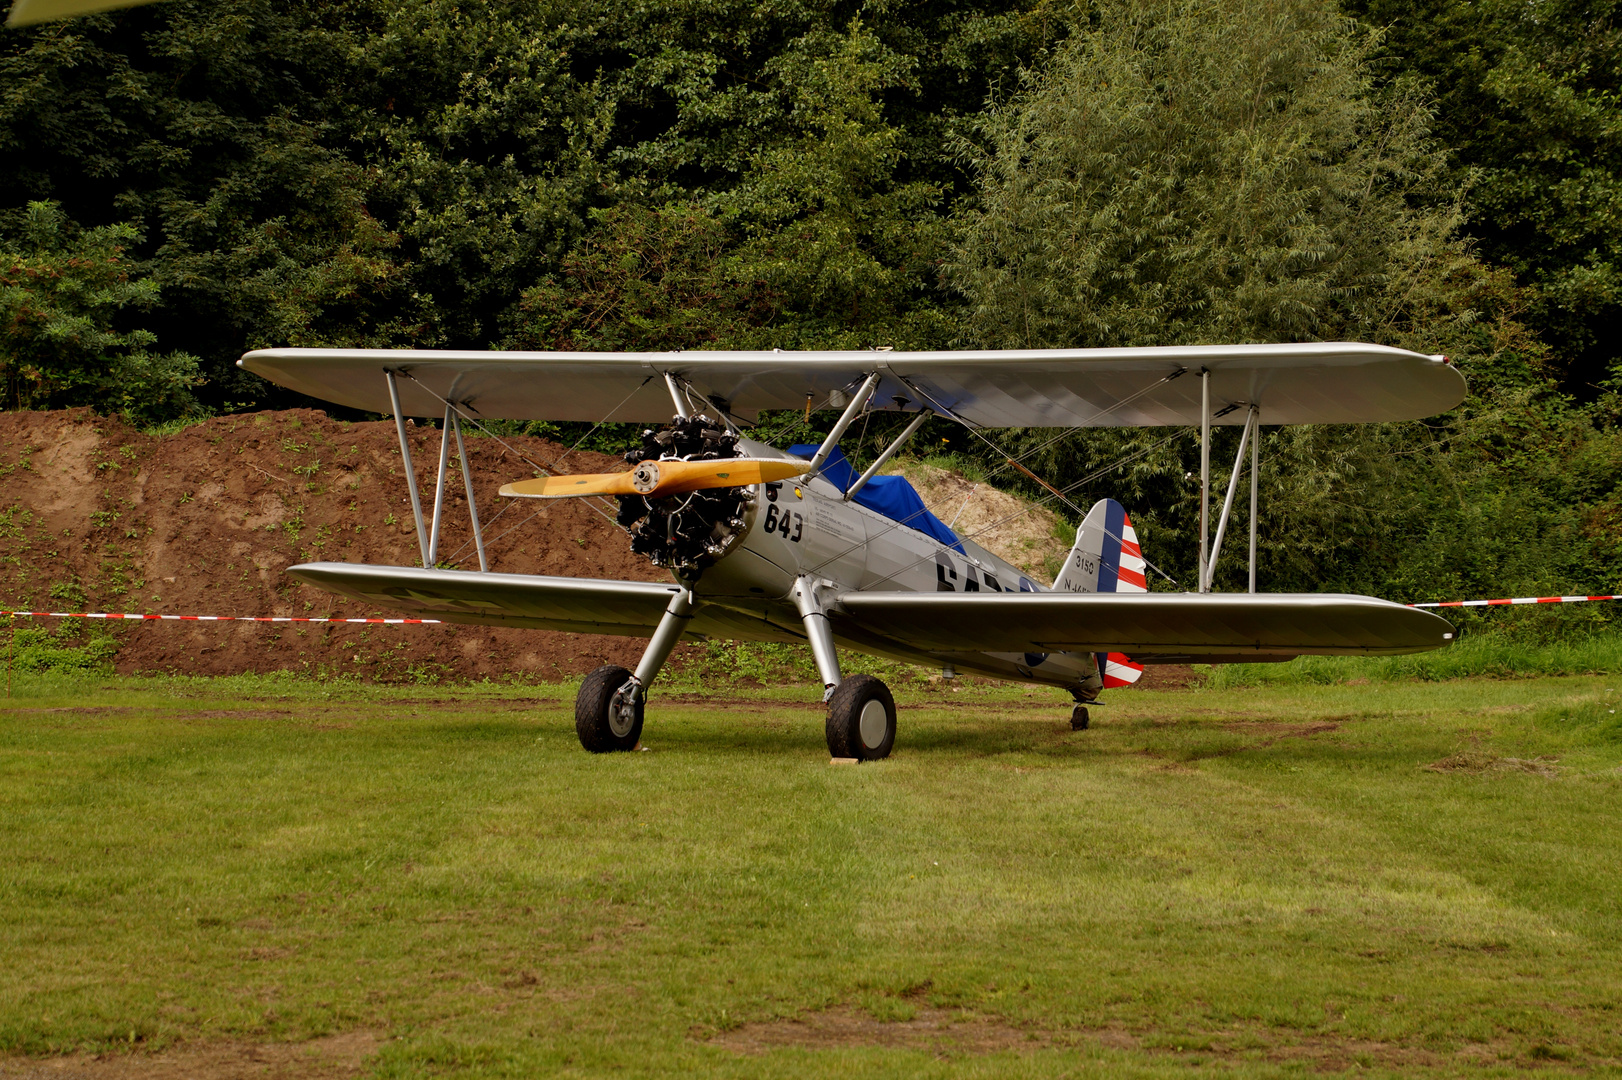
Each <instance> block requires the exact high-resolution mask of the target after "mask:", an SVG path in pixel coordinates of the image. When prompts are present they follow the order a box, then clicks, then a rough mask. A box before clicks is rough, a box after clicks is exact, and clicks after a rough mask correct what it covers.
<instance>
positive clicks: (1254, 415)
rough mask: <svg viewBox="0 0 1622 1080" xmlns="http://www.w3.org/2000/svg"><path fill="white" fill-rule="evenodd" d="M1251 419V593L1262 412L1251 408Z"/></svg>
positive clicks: (1255, 406)
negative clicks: (1253, 432)
mask: <svg viewBox="0 0 1622 1080" xmlns="http://www.w3.org/2000/svg"><path fill="white" fill-rule="evenodd" d="M1250 418H1251V420H1252V421H1254V423H1255V428H1256V437H1255V438H1253V439H1252V440H1251V441H1250V591H1251V592H1255V591H1256V489H1257V487H1258V486H1259V485H1260V482H1261V452H1262V410H1261V406H1259V405H1252V406H1251V407H1250Z"/></svg>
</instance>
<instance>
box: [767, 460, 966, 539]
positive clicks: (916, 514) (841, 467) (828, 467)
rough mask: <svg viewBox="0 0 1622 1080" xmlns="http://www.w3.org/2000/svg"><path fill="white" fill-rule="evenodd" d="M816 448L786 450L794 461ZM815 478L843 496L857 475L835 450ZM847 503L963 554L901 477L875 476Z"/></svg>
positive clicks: (939, 521)
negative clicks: (915, 530)
mask: <svg viewBox="0 0 1622 1080" xmlns="http://www.w3.org/2000/svg"><path fill="white" fill-rule="evenodd" d="M817 446H818V444H817V443H800V444H797V445H795V446H791V447H789V448H788V452H789V453H791V454H793V455H794V456H795V457H803V458H810V457H813V456H814V455H815V454H816V452H817ZM819 475H821V476H822V478H823V479H824V480H826V481H828V482H829V483H830V484H832V485H833V486H834V487H836V488H838V489H839V490H840V491H842V492H843V491H849V490H850V486H851V485H852V484H854V483H855V482H856V478H857V477H858V476H859V475H860V474H859V473H858V472H857V471H856V470H855V469H853V468H851V465H850V462H848V461H846V460H845V454H844V452H843V451H842V450H840V449H839V448H838V447H837V446H836V447H834V452H833V453H831V454H829V455H828V460H827V462H826V463H825V464H824V465H823V466H822V472H821V473H820V474H819ZM851 501H852V502H855V503H860V504H861V505H862V506H865V507H867V508H868V509H869V510H871V511H873V512H874V513H876V514H883V515H884V516H885V517H887V518H889V519H890V520H891V521H898V522H900V523H901V524H903V525H905V526H907V527H908V528H909V529H917V530H918V531H919V532H921V533H923V534H924V535H926V536H931V537H934V538H935V539H936V540H939V541H940V542H941V543H943V544H945V545H946V546H947V547H949V548H955V549H956V550H957V552H958V553H959V554H963V543H962V541H960V540H958V538H957V534H956V533H954V532H953V531H952V530H951V529H949V528H947V527H946V522H944V521H942V520H941V519H940V518H938V517H936V516H935V515H934V514H931V513H930V512H929V511H928V510H926V509H925V508H924V500H923V499H920V498H919V497H918V493H917V492H916V491H914V490H913V488H912V485H911V484H910V483H908V482H907V478H906V477H905V476H875V477H874V478H873V479H871V480H869V481H868V482H867V484H866V485H865V486H863V488H862V490H860V491H858V492H857V493H856V497H855V498H854V499H852V500H851Z"/></svg>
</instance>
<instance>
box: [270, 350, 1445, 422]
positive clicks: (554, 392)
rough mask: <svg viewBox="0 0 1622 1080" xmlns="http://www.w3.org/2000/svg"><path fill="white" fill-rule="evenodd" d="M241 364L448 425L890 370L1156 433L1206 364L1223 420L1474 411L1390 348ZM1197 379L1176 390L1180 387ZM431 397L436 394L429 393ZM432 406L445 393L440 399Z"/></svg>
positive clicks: (626, 410) (958, 392)
mask: <svg viewBox="0 0 1622 1080" xmlns="http://www.w3.org/2000/svg"><path fill="white" fill-rule="evenodd" d="M239 363H240V365H241V366H242V367H244V368H246V369H247V370H249V371H252V372H255V373H257V374H259V375H262V376H264V377H265V378H267V379H269V380H270V381H271V382H274V383H278V384H280V385H282V386H286V387H290V388H292V389H294V390H297V391H299V392H301V393H305V394H309V395H310V396H311V397H317V398H322V399H325V400H327V401H335V402H337V403H339V404H341V405H348V406H351V407H352V408H357V409H366V410H368V411H371V412H382V413H387V412H391V411H392V406H391V405H390V403H389V395H388V389H387V385H386V384H385V382H384V377H383V376H384V372H385V371H390V370H392V371H396V372H401V373H405V374H407V375H409V376H410V377H409V378H402V379H400V380H398V382H399V390H400V407H401V409H402V410H403V411H404V412H405V413H407V414H408V415H411V416H439V415H442V414H443V413H444V411H445V407H444V405H443V404H442V403H441V401H440V399H441V398H443V399H445V400H447V401H453V402H456V403H457V404H458V405H460V406H463V407H464V408H466V409H467V410H468V411H469V412H470V413H472V414H474V415H478V416H488V417H502V418H507V419H516V420H592V421H597V420H613V421H634V422H638V423H651V422H658V421H664V420H668V419H670V415H671V412H672V407H671V401H670V395H669V392H668V391H667V390H666V388H665V383H664V379H663V374H664V373H666V372H669V373H672V374H676V375H679V376H681V377H682V378H683V379H685V380H687V381H688V382H690V383H691V384H692V385H693V386H695V387H696V388H697V389H698V390H700V391H701V392H702V393H704V394H705V395H707V396H709V397H710V398H712V399H713V400H715V401H717V402H718V403H719V404H721V405H722V407H724V408H726V409H727V410H728V411H730V412H732V413H733V414H734V415H737V416H742V417H745V418H750V419H752V418H753V417H754V416H755V415H756V414H757V413H758V412H759V411H760V410H762V409H798V408H803V407H804V405H805V402H806V395H807V394H808V393H810V394H813V395H814V396H815V403H817V404H821V402H822V401H823V399H825V398H826V397H827V396H828V395H829V394H830V393H831V392H833V391H836V390H848V389H849V388H851V387H852V386H853V385H855V384H856V383H858V382H860V381H861V380H862V379H863V378H865V377H866V376H867V375H868V374H869V373H871V372H874V371H879V372H882V373H883V375H884V378H883V381H882V382H881V383H880V384H879V387H878V389H877V390H876V391H875V392H874V395H873V404H874V407H875V408H887V409H889V408H904V409H909V410H910V409H919V408H930V409H934V410H935V411H937V412H940V411H943V410H950V411H951V412H953V413H955V414H957V415H958V416H961V417H963V418H964V419H965V420H968V421H969V422H971V423H974V424H978V425H980V426H982V427H1155V426H1162V425H1176V424H1197V423H1199V421H1200V410H1201V403H1200V402H1201V388H1200V379H1198V378H1196V377H1194V376H1195V375H1197V373H1198V372H1199V371H1201V370H1202V369H1207V370H1209V371H1210V372H1211V407H1212V410H1213V412H1218V411H1221V410H1222V409H1225V408H1227V407H1228V406H1230V405H1231V406H1235V408H1234V409H1233V410H1232V411H1230V412H1228V413H1227V414H1225V415H1224V416H1222V417H1221V418H1219V419H1217V420H1216V422H1217V423H1227V424H1242V423H1244V422H1245V412H1246V407H1247V406H1249V405H1251V404H1255V405H1257V406H1259V407H1260V409H1261V419H1262V422H1263V423H1265V424H1319V423H1373V422H1378V421H1389V420H1415V419H1418V418H1420V417H1424V416H1433V415H1435V414H1436V413H1440V412H1446V411H1447V410H1448V409H1451V408H1452V407H1453V406H1455V405H1457V404H1458V403H1459V402H1460V401H1462V400H1464V391H1465V385H1464V378H1463V376H1461V375H1460V374H1459V373H1458V371H1457V370H1456V369H1455V368H1454V367H1453V366H1452V365H1451V364H1450V363H1449V362H1448V361H1447V360H1446V358H1444V357H1440V356H1423V355H1421V354H1419V353H1412V352H1407V351H1405V350H1403V349H1392V348H1387V347H1385V346H1382V345H1359V344H1351V343H1345V342H1319V343H1310V344H1304V345H1190V346H1178V347H1168V348H1150V349H1020V350H1001V351H995V350H985V351H978V352H732V353H720V352H679V353H567V352H558V353H533V352H448V351H426V350H419V351H411V350H371V349H263V350H260V351H257V352H251V353H248V354H247V355H246V356H244V357H243V358H242V359H241V360H240V361H239ZM1179 372H1186V373H1187V374H1186V376H1184V377H1177V378H1173V379H1170V380H1169V381H1167V376H1175V375H1177V373H1179ZM430 390H431V391H432V393H429V391H430ZM435 395H438V396H437V397H436V396H435Z"/></svg>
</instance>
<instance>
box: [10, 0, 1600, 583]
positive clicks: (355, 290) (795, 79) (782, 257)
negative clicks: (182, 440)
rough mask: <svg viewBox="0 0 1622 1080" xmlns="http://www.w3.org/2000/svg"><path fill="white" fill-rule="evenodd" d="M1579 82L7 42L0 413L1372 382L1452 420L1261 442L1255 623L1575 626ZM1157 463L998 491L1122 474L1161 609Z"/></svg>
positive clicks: (1084, 44)
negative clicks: (1331, 345)
mask: <svg viewBox="0 0 1622 1080" xmlns="http://www.w3.org/2000/svg"><path fill="white" fill-rule="evenodd" d="M1615 37H1616V32H1615V24H1614V8H1613V6H1612V5H1610V4H1608V3H1599V2H1591V3H1583V2H1580V0H1574V2H1571V3H1566V2H1563V0H1561V2H1554V0H1551V2H1549V3H1538V4H1533V5H1531V6H1527V5H1511V4H1509V3H1507V0H1486V2H1480V3H1478V2H1472V3H1469V4H1465V3H1462V0H1425V2H1423V3H1421V4H1420V5H1418V6H1417V7H1416V6H1415V5H1412V4H1404V5H1392V4H1389V3H1387V0H1345V2H1344V4H1343V5H1342V6H1341V7H1339V8H1337V7H1335V6H1333V5H1332V4H1330V3H1328V2H1327V0H1251V2H1249V3H1244V4H1241V3H1238V2H1236V0H1215V2H1214V3H1207V4H1204V5H1202V6H1199V7H1195V6H1194V5H1192V4H1190V3H1187V2H1185V0H1171V2H1169V3H1165V4H1159V5H1153V6H1146V5H1140V4H1133V3H1130V2H1127V0H1086V2H1081V3H1075V4H1050V3H1046V2H1041V0H1028V2H1025V3H1020V2H1015V0H927V2H919V3H908V4H900V3H895V2H893V0H873V2H869V3H863V4H858V3H853V2H846V0H785V2H783V3H774V4H771V5H761V4H758V3H752V2H743V0H721V2H717V3H704V4H698V3H690V2H680V3H665V4H656V5H647V4H644V5H630V4H625V3H623V2H621V0H542V2H539V3H533V4H511V3H506V2H500V0H458V2H456V3H450V2H448V0H395V2H391V3H387V4H385V3H381V2H379V0H342V2H340V3H336V4H331V3H329V4H321V5H318V4H313V3H310V2H309V0H288V2H284V3H281V4H277V5H270V4H268V3H265V2H264V0H165V2H164V3H161V4H155V5H151V6H147V7H142V8H137V9H132V10H128V11H122V12H116V13H112V14H107V15H101V16H94V17H89V18H82V19H77V20H72V21H69V22H65V23H56V24H47V25H45V26H41V27H37V28H33V29H28V30H23V31H9V32H7V33H6V34H5V35H4V36H3V37H0V158H3V160H4V161H5V162H6V167H5V168H4V169H3V170H0V305H3V307H4V312H3V314H4V315H5V319H4V322H3V323H0V365H3V366H4V367H3V370H4V374H5V379H6V383H5V391H6V394H7V398H6V407H8V408H14V407H30V406H38V405H51V404H65V403H74V402H80V401H97V402H99V403H101V404H102V405H103V407H114V408H121V409H125V410H126V411H129V412H131V413H132V414H133V415H136V416H139V417H142V418H145V419H154V420H156V419H162V418H165V417H168V416H174V415H180V414H184V413H186V412H187V411H197V410H220V409H235V408H243V407H247V406H249V405H259V406H264V405H269V404H286V403H291V402H292V400H293V399H292V398H291V397H290V396H289V395H286V394H285V393H283V392H281V391H277V390H275V389H274V388H270V387H267V386H265V385H264V384H262V383H260V382H258V381H257V380H254V379H252V378H251V377H247V376H243V375H242V374H240V373H239V372H238V371H237V370H236V369H235V367H234V366H233V363H234V360H235V358H236V357H237V356H238V355H239V354H240V353H241V352H242V351H243V350H244V349H246V348H251V347H256V346H262V345H273V344H317V343H323V344H341V345H401V346H404V345H416V346H428V347H432V346H464V347H484V346H497V347H539V348H558V347H572V348H600V349H631V348H690V347H710V348H726V347H747V346H767V347H772V346H775V347H781V348H807V347H863V346H869V345H892V346H897V347H925V348H927V347H943V346H949V345H954V344H971V345H1015V344H1030V345H1106V344H1153V343H1162V342H1193V341H1238V340H1252V341H1254V340H1288V339H1294V338H1321V339H1323V338H1355V339H1361V340H1374V341H1382V342H1387V343H1390V344H1396V345H1403V346H1407V347H1411V348H1418V349H1422V350H1425V351H1433V352H1434V351H1442V352H1447V353H1449V354H1450V355H1453V356H1455V357H1457V358H1458V360H1459V362H1460V364H1461V367H1463V368H1464V370H1466V371H1467V372H1468V374H1469V375H1470V377H1471V380H1472V387H1473V390H1474V394H1473V396H1472V399H1471V401H1470V402H1469V403H1468V404H1467V405H1466V407H1464V408H1463V409H1461V410H1459V412H1458V413H1457V414H1456V415H1455V416H1452V417H1449V418H1445V419H1444V420H1441V421H1438V422H1433V423H1429V424H1423V425H1421V424H1412V425H1398V426H1393V427H1391V428H1388V429H1375V430H1369V429H1356V430H1354V429H1332V428H1323V429H1294V430H1290V431H1283V432H1270V433H1269V434H1268V437H1267V441H1266V451H1267V454H1268V458H1269V466H1268V471H1267V485H1268V494H1267V497H1266V506H1267V507H1268V511H1267V517H1266V518H1265V520H1264V527H1265V529H1266V531H1267V535H1268V537H1269V541H1268V543H1267V545H1266V547H1267V561H1266V564H1265V574H1266V581H1267V585H1268V587H1271V588H1285V587H1317V586H1335V587H1346V588H1356V589H1359V590H1363V591H1372V592H1377V593H1383V594H1389V595H1402V596H1419V595H1436V594H1441V593H1454V592H1473V591H1479V590H1482V589H1489V590H1493V591H1498V590H1507V589H1521V588H1525V589H1543V588H1561V589H1572V588H1591V589H1592V588H1603V589H1605V591H1609V589H1610V588H1611V587H1612V586H1613V585H1614V576H1615V574H1616V573H1617V572H1618V571H1619V570H1622V559H1619V555H1622V552H1619V548H1622V504H1619V501H1618V498H1617V495H1616V493H1615V486H1616V479H1617V476H1618V464H1617V461H1618V458H1619V456H1622V455H1619V453H1618V451H1617V442H1618V440H1617V439H1616V437H1615V434H1614V421H1615V412H1616V405H1615V401H1614V398H1613V397H1612V396H1611V394H1610V392H1609V391H1608V390H1607V389H1606V388H1605V387H1606V383H1605V380H1606V379H1607V378H1608V377H1611V372H1612V368H1613V367H1614V365H1615V363H1616V360H1617V350H1616V342H1615V335H1614V333H1612V332H1610V329H1609V327H1610V324H1611V323H1612V322H1614V321H1615V320H1616V317H1617V314H1618V311H1617V307H1618V304H1619V303H1622V301H1619V294H1618V286H1617V273H1618V271H1617V269H1616V265H1617V248H1618V232H1617V222H1618V220H1622V215H1619V213H1618V209H1619V208H1618V205H1617V186H1616V185H1617V167H1618V161H1617V149H1618V144H1617V139H1618V135H1619V133H1622V125H1619V123H1618V120H1617V116H1618V113H1617V102H1616V91H1617V86H1616V77H1617V68H1616V57H1617V56H1618V55H1619V53H1618V51H1617V49H1616V48H1615V45H1616V40H1615ZM1562 387H1563V388H1564V391H1565V392H1566V393H1574V394H1575V395H1576V396H1575V398H1573V397H1568V396H1564V394H1563V393H1562V390H1561V388H1562ZM114 388H116V394H115V393H113V389H114ZM934 437H935V438H937V439H939V438H941V437H946V438H948V439H950V440H951V445H953V446H955V447H958V448H961V449H963V450H964V451H965V452H983V453H986V454H989V451H984V448H983V447H981V448H980V450H979V451H976V450H975V447H976V446H977V445H979V444H977V443H975V442H974V441H972V440H964V439H961V438H959V437H958V436H956V435H954V434H953V433H952V432H951V431H948V430H946V429H944V428H943V429H942V431H940V432H937V434H936V435H935V436H934ZM1162 437H1163V436H1162V434H1160V433H1148V434H1143V433H1132V432H1113V431H1103V432H1095V433H1091V434H1084V435H1080V436H1074V437H1071V438H1068V439H1065V440H1061V441H1059V442H1057V443H1055V444H1054V445H1052V446H1050V447H1048V448H1046V449H1044V450H1043V451H1041V453H1040V454H1039V455H1038V456H1037V458H1036V464H1037V465H1038V466H1039V468H1040V470H1041V471H1044V472H1046V473H1048V474H1049V475H1052V476H1054V477H1056V478H1059V479H1067V478H1069V479H1073V478H1076V477H1079V476H1081V475H1084V474H1086V473H1087V472H1088V471H1090V470H1094V469H1098V468H1101V467H1103V466H1106V465H1110V464H1111V463H1113V462H1115V461H1117V459H1119V458H1121V457H1122V456H1123V455H1129V454H1135V453H1136V454H1138V456H1136V457H1133V458H1132V460H1131V461H1130V462H1128V463H1127V464H1125V465H1123V466H1121V467H1119V468H1112V469H1111V470H1109V472H1108V474H1107V475H1106V476H1103V477H1100V479H1099V481H1098V483H1097V484H1096V485H1095V486H1094V487H1093V488H1090V489H1089V490H1088V491H1087V493H1086V495H1087V497H1089V498H1090V497H1094V496H1096V495H1098V494H1105V493H1108V494H1114V495H1116V496H1117V497H1119V498H1121V499H1122V500H1123V501H1125V502H1127V503H1128V504H1129V505H1131V506H1132V507H1133V509H1134V513H1135V514H1136V515H1137V516H1138V517H1139V519H1140V521H1141V523H1142V524H1143V525H1144V528H1145V532H1146V534H1147V535H1148V537H1149V543H1150V544H1151V546H1152V547H1153V548H1155V549H1156V550H1157V551H1159V552H1160V554H1161V555H1162V556H1164V557H1165V561H1166V562H1167V563H1168V564H1169V565H1170V566H1171V568H1172V569H1174V571H1176V572H1177V573H1178V574H1179V575H1180V576H1183V577H1185V578H1186V576H1187V573H1188V568H1187V564H1191V563H1192V530H1193V517H1192V513H1193V501H1192V491H1191V486H1190V482H1189V477H1188V473H1189V471H1190V465H1191V463H1192V460H1193V455H1194V454H1195V453H1196V451H1195V448H1194V445H1193V443H1192V440H1191V439H1189V438H1186V437H1185V438H1181V439H1179V440H1174V441H1172V442H1170V443H1167V444H1165V445H1161V446H1158V447H1153V444H1154V443H1155V442H1156V441H1157V440H1159V439H1161V438H1162ZM1004 438H1005V441H1006V442H1007V443H1008V444H1009V445H1010V446H1013V447H1024V448H1030V447H1035V446H1037V445H1039V444H1040V443H1042V442H1046V441H1047V440H1048V439H1049V438H1051V435H1050V434H1048V433H1037V432H1027V433H1018V432H1016V433H1007V435H1006V436H1005V437H1004ZM1231 438H1232V436H1231V433H1228V432H1225V433H1223V434H1222V435H1221V436H1220V438H1219V441H1218V446H1217V449H1218V451H1219V456H1220V455H1221V452H1222V451H1223V450H1225V449H1228V448H1231ZM1151 447H1153V448H1151ZM1140 451H1141V453H1139V452H1140ZM1009 479H1012V478H1011V477H1010V478H1009ZM1225 565H1226V571H1225V572H1227V573H1230V574H1232V573H1237V570H1238V560H1236V559H1233V556H1232V552H1231V550H1230V555H1229V561H1228V562H1227V563H1226V564H1225ZM1232 582H1233V579H1231V578H1230V579H1228V583H1229V584H1232Z"/></svg>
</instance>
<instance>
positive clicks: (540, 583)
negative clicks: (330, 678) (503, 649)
mask: <svg viewBox="0 0 1622 1080" xmlns="http://www.w3.org/2000/svg"><path fill="white" fill-rule="evenodd" d="M287 572H288V573H289V574H291V575H292V576H293V577H295V578H297V579H298V580H300V581H302V582H305V583H306V584H309V585H314V586H315V587H316V588H319V589H324V590H326V591H327V592H331V593H337V594H339V595H340V596H348V597H351V598H353V599H355V600H359V601H360V602H362V603H364V604H367V605H370V606H372V607H380V608H386V609H388V610H390V611H403V612H408V613H410V614H412V615H418V616H423V617H426V618H431V619H439V620H441V621H443V622H451V623H468V624H472V625H476V626H523V627H531V628H534V629H539V630H566V631H570V632H572V633H577V634H617V635H620V636H623V637H651V636H652V634H653V631H654V628H655V627H657V626H658V625H659V618H660V616H662V615H663V614H664V612H665V607H666V605H668V604H669V603H670V598H671V597H672V596H673V595H675V593H676V586H675V585H673V584H670V583H667V582H657V581H612V580H606V579H602V578H571V577H549V576H543V575H540V574H490V573H481V572H474V571H469V570H422V569H418V568H417V567H412V566H368V565H366V564H364V563H330V562H324V563H304V564H302V565H299V566H294V567H290V568H289V569H288V571H287ZM687 635H688V636H690V637H720V638H733V639H736V640H740V641H786V642H791V641H798V640H802V638H801V637H797V636H796V635H795V634H793V633H791V632H787V631H785V630H783V628H781V627H779V626H776V625H773V624H772V623H771V622H769V621H768V620H767V618H766V612H765V609H764V605H761V610H759V611H754V612H751V611H748V610H734V609H728V608H720V607H717V606H715V605H702V606H700V607H699V609H698V610H697V611H695V612H694V614H693V621H692V622H691V623H689V624H688V628H687Z"/></svg>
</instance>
